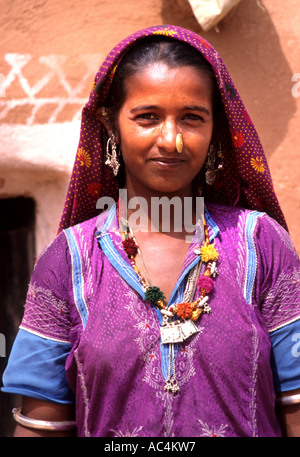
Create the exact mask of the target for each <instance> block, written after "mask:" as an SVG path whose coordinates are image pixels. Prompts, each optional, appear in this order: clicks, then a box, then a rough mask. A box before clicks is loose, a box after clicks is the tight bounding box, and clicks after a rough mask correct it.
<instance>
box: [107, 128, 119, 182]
mask: <svg viewBox="0 0 300 457" xmlns="http://www.w3.org/2000/svg"><path fill="white" fill-rule="evenodd" d="M110 145H111V152H110V147H109V146H110ZM105 165H108V166H109V167H110V168H112V171H113V174H114V176H117V174H118V171H119V168H120V162H119V160H118V154H117V143H116V138H115V136H114V134H111V136H110V137H109V138H108V140H107V143H106V161H105Z"/></svg>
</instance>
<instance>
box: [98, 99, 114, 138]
mask: <svg viewBox="0 0 300 457" xmlns="http://www.w3.org/2000/svg"><path fill="white" fill-rule="evenodd" d="M96 117H97V119H99V121H100V122H102V124H103V125H104V127H105V129H106V131H107V133H108V135H109V136H110V137H111V138H115V141H116V143H117V144H119V135H118V132H117V131H116V130H115V129H114V128H113V125H112V122H111V120H110V116H109V113H108V111H107V109H106V108H104V107H103V106H101V107H100V108H98V109H97V111H96Z"/></svg>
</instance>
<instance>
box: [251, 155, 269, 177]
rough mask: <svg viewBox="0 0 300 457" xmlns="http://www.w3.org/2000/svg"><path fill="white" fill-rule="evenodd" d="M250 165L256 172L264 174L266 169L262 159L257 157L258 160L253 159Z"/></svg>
mask: <svg viewBox="0 0 300 457" xmlns="http://www.w3.org/2000/svg"><path fill="white" fill-rule="evenodd" d="M250 163H251V165H252V167H253V168H254V170H255V171H258V172H259V173H264V171H265V167H264V164H263V161H262V157H256V159H254V158H253V157H252V159H251V160H250Z"/></svg>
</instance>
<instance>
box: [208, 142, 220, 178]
mask: <svg viewBox="0 0 300 457" xmlns="http://www.w3.org/2000/svg"><path fill="white" fill-rule="evenodd" d="M206 168H207V171H206V173H205V180H206V183H207V184H208V185H209V186H212V185H213V183H214V182H215V179H216V173H217V172H218V171H219V170H221V169H222V168H223V154H222V150H221V145H220V144H219V147H218V148H216V146H215V145H214V144H211V145H210V148H209V150H208V155H207V162H206Z"/></svg>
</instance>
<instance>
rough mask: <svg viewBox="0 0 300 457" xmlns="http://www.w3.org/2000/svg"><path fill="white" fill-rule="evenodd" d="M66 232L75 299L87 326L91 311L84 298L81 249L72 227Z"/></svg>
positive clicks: (83, 322)
mask: <svg viewBox="0 0 300 457" xmlns="http://www.w3.org/2000/svg"><path fill="white" fill-rule="evenodd" d="M64 233H65V235H66V238H67V242H68V245H69V249H70V253H71V259H72V283H73V292H74V300H75V304H76V307H77V310H78V312H79V315H80V317H81V320H82V324H83V328H85V326H86V324H87V320H88V314H89V312H88V307H87V305H86V302H85V298H84V280H83V274H82V263H81V255H80V250H79V246H78V244H77V242H76V239H75V236H74V234H73V231H72V227H70V228H68V229H66V230H64Z"/></svg>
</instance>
